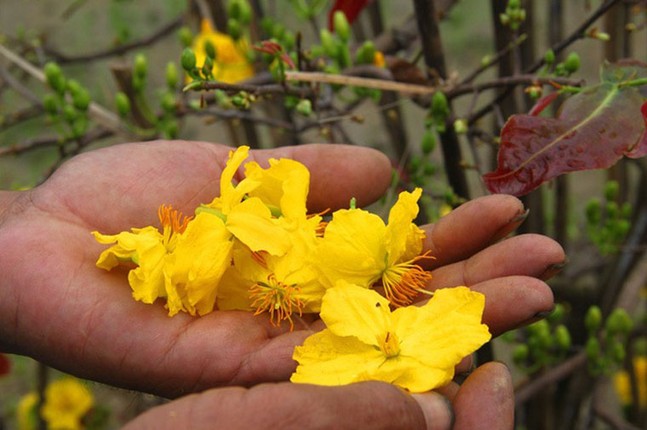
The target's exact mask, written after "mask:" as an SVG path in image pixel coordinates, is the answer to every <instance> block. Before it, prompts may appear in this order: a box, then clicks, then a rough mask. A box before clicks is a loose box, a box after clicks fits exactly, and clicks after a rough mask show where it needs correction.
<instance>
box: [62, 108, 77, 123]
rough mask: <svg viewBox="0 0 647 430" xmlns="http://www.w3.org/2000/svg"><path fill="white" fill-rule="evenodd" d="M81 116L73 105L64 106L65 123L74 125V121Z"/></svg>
mask: <svg viewBox="0 0 647 430" xmlns="http://www.w3.org/2000/svg"><path fill="white" fill-rule="evenodd" d="M78 116H79V112H78V111H77V110H76V109H75V108H74V106H72V105H65V106H63V118H65V121H67V122H68V123H70V124H72V123H73V122H74V120H75V119H76V118H77V117H78Z"/></svg>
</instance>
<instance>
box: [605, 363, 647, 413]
mask: <svg viewBox="0 0 647 430" xmlns="http://www.w3.org/2000/svg"><path fill="white" fill-rule="evenodd" d="M633 367H634V373H635V375H636V383H637V386H638V404H639V405H640V407H641V408H647V356H636V357H634V359H633ZM613 385H614V386H615V389H616V392H617V393H618V397H619V398H620V403H622V405H623V406H629V405H631V404H633V398H632V396H631V382H630V380H629V374H628V373H627V371H626V370H622V371H620V372H617V373H616V374H615V375H614V377H613Z"/></svg>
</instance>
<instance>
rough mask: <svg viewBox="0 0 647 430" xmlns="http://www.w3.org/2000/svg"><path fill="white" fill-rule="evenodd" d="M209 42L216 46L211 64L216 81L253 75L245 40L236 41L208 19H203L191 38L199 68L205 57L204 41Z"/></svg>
mask: <svg viewBox="0 0 647 430" xmlns="http://www.w3.org/2000/svg"><path fill="white" fill-rule="evenodd" d="M207 42H210V43H211V44H213V46H214V48H216V58H215V61H214V65H213V75H214V78H215V79H216V80H218V81H221V82H225V83H230V84H231V83H235V82H239V81H243V80H245V79H247V78H250V77H252V76H254V68H253V67H252V64H251V62H250V61H249V59H248V58H247V56H246V53H247V51H248V49H247V41H246V40H245V39H244V38H240V39H239V40H238V41H235V40H234V39H232V38H231V37H230V36H229V35H227V34H224V33H221V32H219V31H217V30H215V29H214V28H213V27H212V26H211V23H210V22H209V20H207V19H203V20H202V22H201V24H200V33H198V35H197V36H196V37H195V39H194V40H193V46H192V48H193V50H194V52H195V57H196V64H197V67H198V68H201V67H202V65H203V64H204V61H205V60H206V58H207V54H206V52H205V48H204V46H205V43H207Z"/></svg>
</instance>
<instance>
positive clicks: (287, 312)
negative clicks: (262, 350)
mask: <svg viewBox="0 0 647 430" xmlns="http://www.w3.org/2000/svg"><path fill="white" fill-rule="evenodd" d="M298 293H299V288H298V287H297V286H296V285H286V284H284V283H283V282H281V281H279V280H278V279H276V276H275V275H274V274H273V273H272V274H270V275H268V277H267V283H265V282H257V283H256V284H254V285H253V286H252V287H251V288H250V289H249V294H250V298H251V299H252V307H253V308H256V311H255V312H254V315H260V314H262V313H263V312H269V314H270V323H271V324H272V325H273V326H275V327H278V326H279V325H280V324H281V321H285V320H287V321H289V322H290V331H292V330H293V329H294V321H292V313H293V312H298V313H299V316H301V315H302V314H303V302H302V301H301V299H300V298H299V297H296V296H295V294H298Z"/></svg>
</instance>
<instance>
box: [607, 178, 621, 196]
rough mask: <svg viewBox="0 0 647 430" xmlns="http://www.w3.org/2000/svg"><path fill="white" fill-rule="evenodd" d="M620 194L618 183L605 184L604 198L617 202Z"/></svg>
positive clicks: (609, 182)
mask: <svg viewBox="0 0 647 430" xmlns="http://www.w3.org/2000/svg"><path fill="white" fill-rule="evenodd" d="M619 192H620V184H619V183H618V181H607V183H606V184H604V198H605V199H607V200H615V199H616V197H618V193H619Z"/></svg>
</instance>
